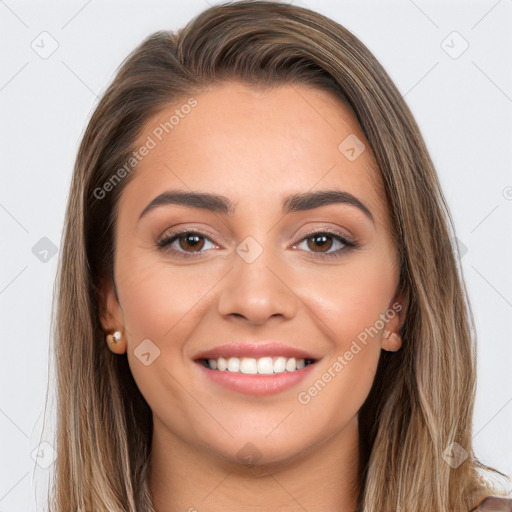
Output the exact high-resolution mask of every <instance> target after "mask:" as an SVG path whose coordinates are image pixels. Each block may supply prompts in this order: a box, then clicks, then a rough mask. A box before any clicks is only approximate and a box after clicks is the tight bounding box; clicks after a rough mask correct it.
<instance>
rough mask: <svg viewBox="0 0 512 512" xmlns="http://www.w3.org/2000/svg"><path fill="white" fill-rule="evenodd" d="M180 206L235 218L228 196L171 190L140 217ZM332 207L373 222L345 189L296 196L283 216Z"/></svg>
mask: <svg viewBox="0 0 512 512" xmlns="http://www.w3.org/2000/svg"><path fill="white" fill-rule="evenodd" d="M171 204H177V205H181V206H186V207H188V208H200V209H202V210H208V211H211V212H217V213H223V214H225V215H233V214H234V213H235V204H234V203H233V202H232V201H231V200H230V199H228V198H227V197H225V196H222V195H218V194H210V193H207V192H189V191H181V190H167V191H165V192H163V193H162V194H160V195H159V196H157V197H155V199H153V200H152V201H151V202H150V203H149V204H148V205H147V206H146V207H145V208H144V210H142V213H141V214H140V215H139V220H140V219H141V218H142V217H144V215H146V214H147V213H148V212H149V211H151V210H154V209H155V208H158V207H161V206H167V205H171ZM330 204H348V205H351V206H354V207H356V208H358V209H359V210H361V211H362V212H363V213H364V214H365V215H366V216H367V217H368V218H369V219H370V220H371V221H372V222H374V220H373V215H372V213H371V212H370V210H369V209H368V207H367V206H365V205H364V204H363V203H362V202H361V201H360V200H359V199H357V197H355V196H353V195H352V194H350V193H348V192H344V191H342V190H319V191H315V192H304V193H297V194H292V195H290V196H288V197H286V198H285V199H284V201H283V205H282V213H283V214H287V213H292V212H300V211H305V210H313V209H315V208H319V207H321V206H327V205H330Z"/></svg>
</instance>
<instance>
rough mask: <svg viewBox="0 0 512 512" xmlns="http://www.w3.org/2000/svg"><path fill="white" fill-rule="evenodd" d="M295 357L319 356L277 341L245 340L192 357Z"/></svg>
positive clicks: (314, 358) (220, 346)
mask: <svg viewBox="0 0 512 512" xmlns="http://www.w3.org/2000/svg"><path fill="white" fill-rule="evenodd" d="M272 356H283V357H287V358H290V357H295V358H296V359H313V360H315V361H317V360H318V359H320V357H321V356H319V355H316V354H313V353H312V352H309V351H307V350H304V349H302V348H298V347H294V346H292V345H287V344H285V343H279V342H265V341H259V342H247V343H226V344H224V345H219V346H217V347H214V348H212V349H209V350H205V351H203V352H199V353H198V354H197V355H196V356H195V357H194V359H218V358H219V357H223V358H225V359H228V358H230V357H238V358H241V357H254V358H256V359H257V358H260V357H272Z"/></svg>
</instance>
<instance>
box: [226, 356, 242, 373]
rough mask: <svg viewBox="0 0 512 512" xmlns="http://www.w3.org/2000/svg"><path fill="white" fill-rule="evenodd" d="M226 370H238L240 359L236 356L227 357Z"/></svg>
mask: <svg viewBox="0 0 512 512" xmlns="http://www.w3.org/2000/svg"><path fill="white" fill-rule="evenodd" d="M228 370H229V371H230V372H238V371H239V370H240V359H238V357H230V358H229V359H228Z"/></svg>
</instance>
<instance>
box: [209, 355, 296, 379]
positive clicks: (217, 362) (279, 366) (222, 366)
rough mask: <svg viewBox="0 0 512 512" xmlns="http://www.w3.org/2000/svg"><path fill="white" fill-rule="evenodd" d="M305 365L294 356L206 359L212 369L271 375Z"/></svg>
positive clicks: (291, 370)
mask: <svg viewBox="0 0 512 512" xmlns="http://www.w3.org/2000/svg"><path fill="white" fill-rule="evenodd" d="M305 366H306V363H305V360H304V359H295V357H290V358H286V357H274V358H272V357H260V358H259V359H255V358H254V357H243V358H241V359H240V358H238V357H230V358H229V359H227V360H226V359H225V358H223V357H219V358H218V359H208V367H209V368H210V369H212V370H220V371H226V370H228V371H230V372H235V373H236V372H238V373H244V374H247V375H256V374H259V375H271V374H272V373H283V372H285V371H287V372H294V371H296V370H301V369H302V368H304V367H305Z"/></svg>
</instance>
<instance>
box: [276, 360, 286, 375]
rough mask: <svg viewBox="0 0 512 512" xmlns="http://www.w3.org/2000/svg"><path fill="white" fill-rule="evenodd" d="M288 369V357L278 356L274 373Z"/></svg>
mask: <svg viewBox="0 0 512 512" xmlns="http://www.w3.org/2000/svg"><path fill="white" fill-rule="evenodd" d="M285 370H286V358H285V357H278V358H277V359H276V360H275V361H274V373H283V372H284V371H285Z"/></svg>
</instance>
